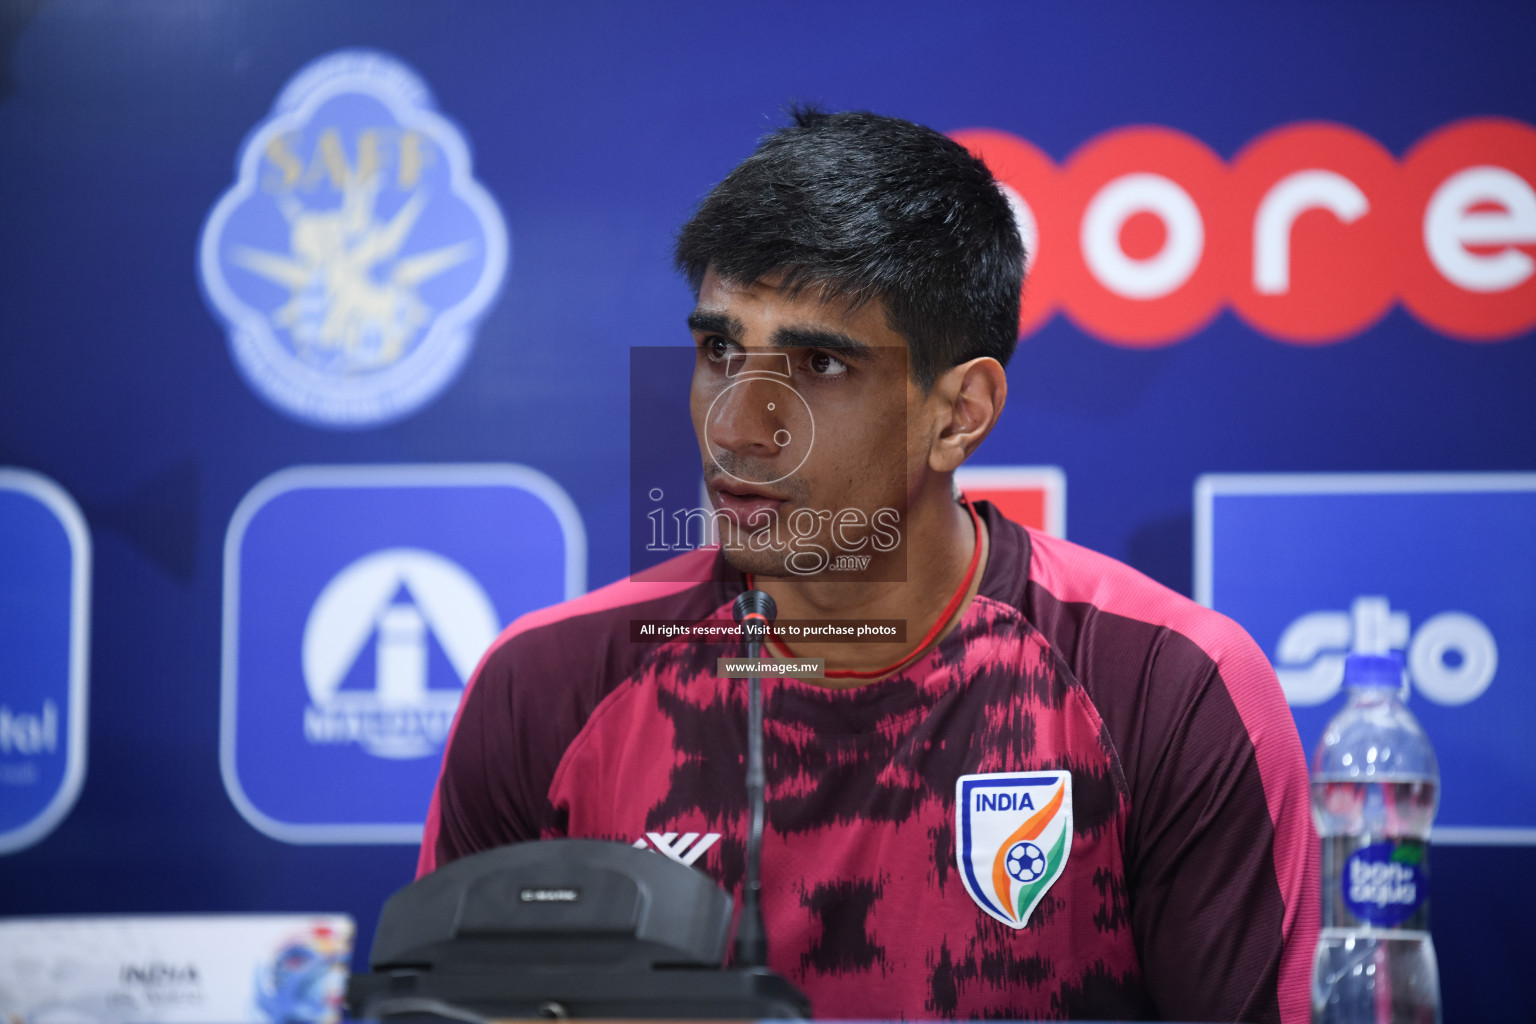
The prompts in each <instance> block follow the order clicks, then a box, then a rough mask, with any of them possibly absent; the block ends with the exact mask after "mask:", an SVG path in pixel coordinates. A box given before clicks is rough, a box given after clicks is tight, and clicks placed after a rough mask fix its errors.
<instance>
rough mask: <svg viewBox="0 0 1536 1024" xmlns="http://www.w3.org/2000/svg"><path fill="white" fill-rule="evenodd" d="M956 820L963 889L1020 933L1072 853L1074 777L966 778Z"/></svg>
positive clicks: (1008, 775) (958, 785)
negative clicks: (1020, 929)
mask: <svg viewBox="0 0 1536 1024" xmlns="http://www.w3.org/2000/svg"><path fill="white" fill-rule="evenodd" d="M955 818H956V821H955V826H956V827H955V836H956V842H955V857H956V860H957V861H958V863H959V867H960V879H961V881H962V882H963V883H964V884H965V891H966V892H967V893H969V894H970V896H971V899H973V900H975V901H976V905H977V906H979V907H980V908H981V909H982V910H983V911H985V912H986V913H987V915H988V916H990V917H992V918H995V919H996V920H998V921H1001V922H1002V923H1003V924H1005V925H1007V926H1008V927H1010V928H1023V927H1024V926H1025V925H1027V924H1028V923H1029V917H1030V914H1032V913H1033V912H1034V909H1035V907H1036V906H1038V905H1039V903H1040V900H1041V899H1042V898H1043V897H1044V896H1045V893H1046V890H1047V889H1049V888H1050V887H1051V886H1052V885H1054V884H1055V882H1056V879H1058V878H1060V877H1061V873H1062V870H1063V869H1064V868H1065V867H1066V864H1067V857H1068V856H1069V855H1070V854H1071V852H1072V773H1071V772H1064V771H1050V772H998V773H993V774H987V775H962V776H961V777H960V779H959V780H958V781H957V782H956V783H955Z"/></svg>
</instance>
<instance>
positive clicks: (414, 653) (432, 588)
mask: <svg viewBox="0 0 1536 1024" xmlns="http://www.w3.org/2000/svg"><path fill="white" fill-rule="evenodd" d="M497 622H498V620H497V618H496V609H495V608H494V607H492V605H491V600H490V598H489V597H487V596H486V594H485V591H484V589H482V588H481V586H480V584H478V583H477V582H475V579H474V577H473V576H471V575H469V573H467V572H465V571H464V570H463V569H462V568H460V567H459V566H458V565H456V564H455V563H453V562H451V561H449V560H448V559H446V558H444V557H442V556H441V555H438V554H434V553H433V552H431V551H425V550H422V549H418V548H391V549H389V550H386V551H379V552H375V553H374V554H371V555H368V556H366V557H364V558H361V559H359V560H358V561H356V562H353V563H352V564H351V565H349V566H347V567H346V568H345V569H343V570H342V571H341V573H340V574H338V575H337V576H336V578H335V579H333V580H331V582H330V583H329V584H327V585H326V587H325V589H324V590H323V591H321V593H320V597H319V599H318V600H317V601H316V602H315V606H314V609H313V610H312V611H311V612H310V615H309V621H308V623H307V624H306V625H305V628H304V649H303V663H304V684H305V686H306V688H307V689H308V691H309V698H310V706H309V707H308V708H307V709H305V712H304V735H305V738H306V739H308V740H309V742H310V743H312V744H325V743H356V744H358V745H359V746H361V747H362V748H363V749H364V750H366V751H367V752H368V753H370V754H373V755H374V756H376V757H387V758H416V757H427V756H430V755H432V754H436V753H439V752H440V751H441V750H442V745H443V742H444V740H446V739H447V737H448V729H449V726H450V725H452V723H453V713H454V711H455V709H457V707H458V704H459V694H460V692H461V690H462V687H463V684H464V683H466V682H468V680H469V675H470V673H471V672H472V671H474V667H475V663H476V662H477V661H478V660H479V658H480V655H481V654H483V653H484V652H485V649H486V648H487V647H489V646H490V645H491V641H493V640H495V639H496V633H497V630H498V628H499V627H498V625H497ZM433 646H436V647H438V648H439V649H440V650H441V651H442V653H443V655H445V657H446V660H447V661H448V663H449V666H450V667H451V668H452V672H451V673H444V672H442V671H441V670H439V671H438V672H437V673H436V675H437V676H438V678H437V679H433V678H432V677H433V675H434V673H433V672H432V666H433V659H432V657H431V655H432V654H433V650H432V648H433ZM369 655H371V657H370V656H369ZM370 661H371V662H372V665H371V671H369V666H368V665H367V664H366V663H367V662H370ZM445 675H446V676H447V677H448V678H446V679H445V678H442V677H443V676H445ZM434 683H435V684H436V685H435V686H434V685H433V684H434ZM348 684H351V688H349V686H348Z"/></svg>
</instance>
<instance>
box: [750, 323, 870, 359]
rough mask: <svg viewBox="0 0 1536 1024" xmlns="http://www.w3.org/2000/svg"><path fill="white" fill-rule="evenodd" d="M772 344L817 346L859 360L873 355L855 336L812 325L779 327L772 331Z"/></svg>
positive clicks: (797, 346)
mask: <svg viewBox="0 0 1536 1024" xmlns="http://www.w3.org/2000/svg"><path fill="white" fill-rule="evenodd" d="M773 346H774V347H775V348H819V349H823V350H825V351H827V352H836V353H838V355H840V356H846V357H847V358H849V359H857V360H860V361H863V360H867V359H869V358H870V357H871V356H873V355H874V352H873V350H872V349H871V348H870V347H869V346H868V345H866V344H865V343H864V342H862V341H860V340H859V339H857V338H853V337H850V336H848V335H846V334H844V333H842V332H841V331H828V330H822V329H819V328H814V327H780V328H779V329H778V330H776V331H774V332H773Z"/></svg>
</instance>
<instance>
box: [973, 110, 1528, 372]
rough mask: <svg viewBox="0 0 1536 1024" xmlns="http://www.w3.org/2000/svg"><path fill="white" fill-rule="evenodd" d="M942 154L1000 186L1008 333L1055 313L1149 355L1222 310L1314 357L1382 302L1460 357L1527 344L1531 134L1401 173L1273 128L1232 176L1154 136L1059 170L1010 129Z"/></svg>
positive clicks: (1387, 157) (1493, 134) (1389, 160)
mask: <svg viewBox="0 0 1536 1024" xmlns="http://www.w3.org/2000/svg"><path fill="white" fill-rule="evenodd" d="M953 137H954V138H955V139H956V140H957V141H959V142H960V143H962V144H963V145H965V146H966V147H967V148H969V149H970V150H971V151H972V152H973V153H975V154H977V155H978V156H980V157H981V158H982V159H984V160H985V161H986V162H987V164H988V166H990V167H991V168H992V170H993V173H994V174H996V175H997V177H998V179H999V181H1001V182H1002V183H1003V184H1004V186H1005V187H1006V189H1007V190H1008V192H1009V199H1010V201H1011V202H1012V204H1013V207H1014V211H1015V215H1016V216H1017V218H1018V222H1019V226H1020V231H1021V233H1022V234H1023V235H1024V237H1025V244H1026V246H1027V247H1029V248H1030V250H1031V253H1030V259H1029V266H1028V276H1027V279H1026V283H1025V289H1024V294H1025V301H1024V304H1023V308H1022V311H1021V314H1020V322H1019V327H1020V331H1021V332H1022V333H1025V334H1027V333H1029V332H1031V331H1033V330H1034V329H1035V328H1036V327H1038V326H1040V324H1042V323H1043V322H1044V321H1045V320H1047V319H1048V318H1049V317H1050V316H1051V315H1052V314H1053V313H1054V312H1056V310H1058V309H1060V310H1063V311H1064V312H1065V313H1066V314H1067V316H1069V317H1070V318H1071V319H1072V320H1073V321H1074V322H1075V323H1076V324H1078V325H1079V326H1080V327H1082V328H1083V329H1084V330H1086V331H1088V332H1090V333H1092V334H1093V335H1095V336H1097V337H1099V338H1102V339H1103V340H1105V341H1108V342H1112V343H1114V344H1119V345H1125V346H1129V347H1138V348H1144V347H1153V346H1160V345H1167V344H1171V343H1173V342H1176V341H1179V340H1182V339H1183V338H1185V337H1188V336H1189V335H1190V334H1193V333H1195V332H1196V331H1198V330H1200V329H1201V328H1202V327H1203V326H1204V325H1205V324H1206V323H1208V322H1209V321H1210V320H1211V318H1212V317H1214V316H1215V315H1216V314H1217V313H1218V312H1219V311H1220V310H1221V308H1222V307H1223V305H1230V306H1231V308H1232V309H1233V310H1234V311H1235V312H1236V313H1237V315H1238V316H1240V317H1241V318H1242V319H1243V320H1244V321H1246V322H1247V323H1248V324H1250V325H1251V326H1252V327H1253V328H1255V329H1256V330H1258V331H1261V332H1263V333H1265V334H1267V335H1269V336H1271V337H1273V338H1276V339H1278V340H1280V341H1285V342H1290V343H1294V344H1302V345H1311V344H1321V343H1327V342H1333V341H1339V340H1341V339H1344V338H1348V337H1351V336H1353V335H1355V334H1358V333H1359V332H1361V331H1363V330H1365V329H1366V328H1367V327H1369V326H1370V325H1371V324H1373V323H1375V322H1376V321H1377V320H1378V319H1379V318H1380V317H1381V316H1382V315H1383V314H1384V313H1386V311H1387V310H1388V309H1389V308H1390V307H1391V306H1392V304H1393V303H1394V302H1401V303H1402V304H1403V305H1404V306H1406V307H1407V308H1408V310H1409V311H1410V312H1411V313H1412V314H1413V315H1414V316H1415V317H1417V318H1418V319H1419V320H1420V321H1422V322H1423V323H1424V324H1426V325H1427V326H1429V327H1431V328H1433V329H1434V330H1436V331H1439V332H1441V333H1443V334H1446V335H1449V336H1451V337H1454V338H1459V339H1462V340H1467V341H1499V340H1504V339H1507V338H1512V337H1515V336H1517V335H1520V334H1523V333H1525V332H1526V331H1529V330H1531V329H1532V328H1533V327H1536V128H1533V127H1532V126H1531V125H1528V124H1525V123H1524V122H1521V121H1515V120H1510V119H1507V118H1494V117H1479V118H1468V119H1466V120H1462V121H1457V122H1454V123H1452V124H1450V125H1446V126H1445V127H1442V128H1440V129H1438V130H1436V131H1434V132H1431V133H1430V134H1429V135H1427V136H1425V137H1424V138H1423V139H1421V140H1420V141H1419V142H1418V143H1417V144H1415V145H1414V146H1413V147H1412V148H1411V149H1410V150H1409V151H1408V153H1407V154H1406V155H1405V156H1404V157H1403V158H1402V160H1401V161H1399V160H1396V159H1394V157H1393V156H1392V154H1391V153H1390V152H1388V151H1387V150H1386V149H1385V148H1384V147H1383V146H1382V145H1381V144H1380V143H1379V142H1377V141H1376V140H1375V139H1372V138H1371V137H1370V136H1369V135H1366V134H1364V133H1363V132H1360V131H1358V130H1356V129H1354V128H1351V127H1348V126H1347V125H1342V124H1335V123H1331V122H1322V121H1314V122H1299V123H1295V124H1288V125H1282V126H1280V127H1278V128H1275V129H1274V130H1272V131H1269V132H1267V133H1265V134H1264V135H1261V136H1260V137H1259V138H1257V139H1255V140H1254V141H1253V142H1252V143H1250V144H1249V145H1248V146H1247V147H1245V148H1244V149H1243V150H1242V151H1241V152H1240V153H1238V154H1237V156H1236V157H1235V158H1234V159H1233V160H1232V161H1231V163H1230V164H1227V163H1224V162H1223V161H1222V159H1221V157H1219V156H1217V155H1216V153H1214V152H1213V151H1212V150H1211V149H1210V148H1209V147H1208V146H1206V145H1205V144H1204V143H1203V142H1201V141H1199V140H1198V139H1195V138H1192V137H1191V136H1189V135H1186V134H1185V133H1183V132H1180V131H1177V130H1176V129H1173V128H1166V127H1161V126H1154V125H1136V126H1129V127H1124V128H1116V129H1114V130H1112V131H1108V132H1105V133H1104V134H1102V135H1100V136H1098V137H1096V138H1094V139H1092V140H1090V141H1089V142H1088V143H1086V144H1085V145H1083V146H1082V147H1081V148H1079V149H1078V150H1077V151H1076V152H1075V153H1073V154H1072V156H1071V157H1070V158H1069V159H1068V160H1067V162H1066V164H1065V166H1064V167H1060V168H1058V167H1057V166H1056V165H1055V164H1054V163H1053V162H1052V161H1051V159H1050V158H1049V157H1047V156H1046V155H1045V154H1044V153H1042V152H1041V151H1040V150H1039V149H1037V148H1036V147H1035V146H1033V145H1031V144H1030V143H1028V142H1026V141H1024V140H1023V139H1020V138H1018V137H1017V136H1014V135H1011V134H1009V133H1007V132H1003V131H998V130H996V129H991V128H973V129H966V130H964V131H958V132H955V133H953ZM1031 243H1033V244H1031Z"/></svg>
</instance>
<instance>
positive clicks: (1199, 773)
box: [1127, 615, 1319, 1024]
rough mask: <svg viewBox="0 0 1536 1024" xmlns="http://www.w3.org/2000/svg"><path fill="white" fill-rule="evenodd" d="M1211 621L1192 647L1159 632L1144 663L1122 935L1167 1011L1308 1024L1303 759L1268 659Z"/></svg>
mask: <svg viewBox="0 0 1536 1024" xmlns="http://www.w3.org/2000/svg"><path fill="white" fill-rule="evenodd" d="M1212 619H1213V620H1217V619H1219V620H1220V621H1219V623H1218V624H1217V625H1216V627H1215V629H1214V635H1212V634H1207V635H1205V636H1203V637H1202V638H1201V641H1202V642H1201V643H1200V644H1199V645H1197V644H1196V643H1194V642H1192V641H1190V640H1189V639H1187V638H1186V637H1184V636H1182V635H1179V634H1165V639H1164V642H1163V643H1161V644H1159V645H1158V646H1157V647H1156V648H1155V649H1154V651H1153V653H1152V655H1151V656H1150V658H1149V662H1148V665H1147V666H1146V669H1145V671H1146V676H1145V678H1146V681H1147V688H1146V701H1147V705H1146V709H1145V711H1144V721H1145V722H1146V723H1148V724H1149V725H1150V726H1151V727H1150V728H1149V729H1148V730H1147V732H1146V733H1145V735H1146V736H1148V737H1149V742H1148V743H1146V744H1145V746H1144V747H1143V749H1142V750H1141V751H1140V756H1141V757H1142V758H1143V759H1144V762H1143V764H1141V765H1140V766H1138V768H1139V770H1137V771H1135V772H1134V773H1133V775H1132V777H1133V778H1136V779H1137V780H1138V781H1137V782H1136V783H1134V784H1133V786H1134V790H1135V791H1133V795H1132V808H1133V812H1132V822H1131V826H1130V830H1129V834H1128V837H1127V844H1128V847H1129V849H1128V851H1127V854H1128V857H1127V861H1128V863H1127V870H1128V878H1129V880H1130V885H1131V907H1132V909H1131V924H1132V929H1133V931H1134V933H1135V936H1136V942H1137V948H1138V950H1139V952H1140V955H1141V958H1142V965H1143V969H1144V971H1145V976H1146V978H1147V983H1148V986H1149V988H1150V990H1151V993H1152V996H1153V999H1154V1000H1155V1001H1156V1003H1157V1006H1158V1009H1159V1011H1160V1012H1161V1013H1162V1015H1163V1016H1164V1017H1165V1018H1167V1019H1172V1020H1192V1021H1193V1020H1227V1021H1231V1020H1240V1021H1277V1022H1281V1024H1303V1022H1305V1021H1307V1020H1309V1018H1310V995H1309V992H1310V973H1311V962H1312V953H1313V949H1314V947H1315V945H1316V941H1317V928H1318V924H1317V922H1318V914H1319V911H1318V907H1319V904H1318V899H1319V896H1318V880H1317V873H1318V869H1317V867H1316V851H1317V844H1316V839H1315V838H1314V833H1313V830H1312V820H1311V809H1310V803H1309V793H1308V780H1307V768H1306V761H1305V758H1304V756H1303V754H1302V749H1301V743H1300V740H1299V739H1298V737H1297V734H1296V728H1295V725H1294V722H1293V720H1292V718H1291V715H1290V712H1289V710H1288V709H1287V707H1286V704H1285V698H1284V696H1283V694H1282V693H1281V691H1280V686H1279V683H1278V682H1277V681H1276V679H1275V676H1274V672H1273V670H1272V669H1271V668H1270V666H1269V663H1268V661H1267V660H1266V659H1265V658H1264V656H1263V653H1262V652H1261V651H1260V650H1259V649H1258V647H1257V645H1255V644H1254V643H1253V641H1252V640H1251V639H1250V638H1249V637H1248V636H1247V634H1245V633H1243V632H1242V630H1241V629H1239V628H1238V627H1237V626H1236V625H1235V624H1232V623H1230V622H1229V621H1227V620H1225V619H1220V617H1219V616H1215V615H1212ZM1167 698H1172V699H1171V700H1170V699H1167ZM1152 737H1155V739H1153V738H1152Z"/></svg>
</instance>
